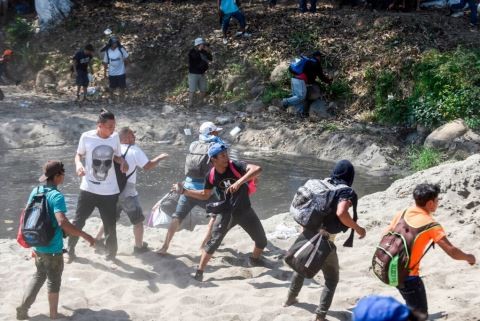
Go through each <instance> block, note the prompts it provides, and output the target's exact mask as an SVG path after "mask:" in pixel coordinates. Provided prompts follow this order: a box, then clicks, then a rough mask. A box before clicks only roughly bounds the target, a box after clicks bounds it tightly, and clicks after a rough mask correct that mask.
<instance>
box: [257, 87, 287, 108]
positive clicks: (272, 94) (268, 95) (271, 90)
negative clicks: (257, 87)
mask: <svg viewBox="0 0 480 321" xmlns="http://www.w3.org/2000/svg"><path fill="white" fill-rule="evenodd" d="M288 94H289V92H288V91H287V90H285V89H283V88H282V87H279V86H277V85H273V84H270V85H268V86H267V88H265V91H264V92H263V95H262V98H261V99H262V102H263V103H264V104H269V103H271V102H272V100H274V99H281V98H285V97H287V96H288Z"/></svg>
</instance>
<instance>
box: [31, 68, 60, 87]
mask: <svg viewBox="0 0 480 321" xmlns="http://www.w3.org/2000/svg"><path fill="white" fill-rule="evenodd" d="M56 83H57V80H56V77H55V73H54V72H53V71H52V70H49V69H43V70H40V71H39V72H38V73H37V77H36V78H35V90H37V91H44V90H45V89H52V88H55V87H56V86H57V85H56Z"/></svg>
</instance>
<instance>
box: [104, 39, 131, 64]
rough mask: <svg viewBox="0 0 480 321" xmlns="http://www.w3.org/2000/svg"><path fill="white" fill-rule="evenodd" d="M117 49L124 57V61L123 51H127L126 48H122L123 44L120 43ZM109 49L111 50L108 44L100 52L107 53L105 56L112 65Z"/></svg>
mask: <svg viewBox="0 0 480 321" xmlns="http://www.w3.org/2000/svg"><path fill="white" fill-rule="evenodd" d="M117 48H118V50H119V51H120V55H121V56H122V59H123V50H125V47H124V46H122V44H121V43H118V46H117ZM108 49H110V43H107V44H106V45H105V46H104V47H103V48H102V49H100V52H105V54H106V55H107V61H108V63H110V56H109V55H108ZM122 49H123V50H122Z"/></svg>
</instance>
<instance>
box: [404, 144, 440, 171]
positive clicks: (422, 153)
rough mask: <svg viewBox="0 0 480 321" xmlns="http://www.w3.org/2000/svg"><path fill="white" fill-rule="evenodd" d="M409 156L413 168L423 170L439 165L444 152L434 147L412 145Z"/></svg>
mask: <svg viewBox="0 0 480 321" xmlns="http://www.w3.org/2000/svg"><path fill="white" fill-rule="evenodd" d="M407 157H408V160H409V161H410V167H411V169H412V170H414V171H422V170H425V169H427V168H430V167H434V166H437V165H439V164H440V163H441V162H442V158H443V154H442V153H441V152H440V151H438V150H436V149H434V148H428V147H414V146H412V147H410V148H409V150H408V153H407Z"/></svg>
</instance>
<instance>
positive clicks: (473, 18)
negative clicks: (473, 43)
mask: <svg viewBox="0 0 480 321" xmlns="http://www.w3.org/2000/svg"><path fill="white" fill-rule="evenodd" d="M466 3H468V7H469V8H470V23H471V24H473V25H475V26H476V25H477V23H478V18H477V1H476V0H460V3H456V4H452V5H451V6H450V9H451V10H453V11H458V10H462V9H463V7H465V4H466Z"/></svg>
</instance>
